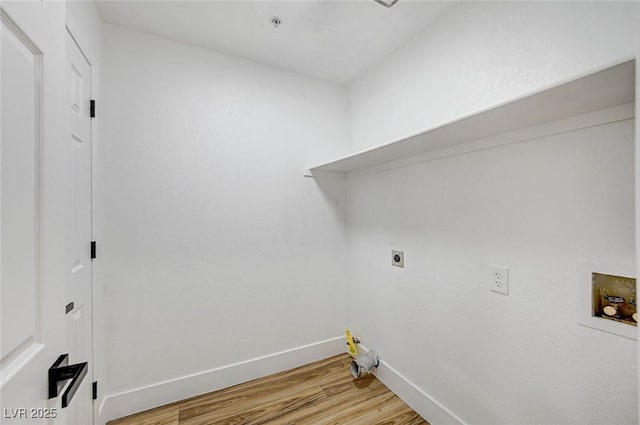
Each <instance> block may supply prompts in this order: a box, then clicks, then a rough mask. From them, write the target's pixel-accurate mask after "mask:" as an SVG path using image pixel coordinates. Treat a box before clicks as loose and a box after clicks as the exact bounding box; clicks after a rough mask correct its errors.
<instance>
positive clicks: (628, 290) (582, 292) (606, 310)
mask: <svg viewBox="0 0 640 425" xmlns="http://www.w3.org/2000/svg"><path fill="white" fill-rule="evenodd" d="M636 303H637V297H636V270H635V264H634V263H633V262H632V261H629V262H620V263H613V262H595V261H591V262H587V261H582V262H580V263H579V273H578V309H579V310H578V323H579V324H580V325H583V326H587V327H589V328H593V329H598V330H601V331H604V332H608V333H611V334H616V335H620V336H623V337H626V338H630V339H638V333H637V322H636V320H637V318H638V316H637V308H636Z"/></svg>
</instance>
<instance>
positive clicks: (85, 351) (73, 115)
mask: <svg viewBox="0 0 640 425" xmlns="http://www.w3.org/2000/svg"><path fill="white" fill-rule="evenodd" d="M66 43H67V61H68V67H67V73H68V74H67V84H68V85H67V88H68V98H67V99H68V100H67V114H68V117H69V118H68V122H69V137H68V146H69V148H68V149H69V154H70V159H71V217H72V220H71V223H72V225H71V255H72V257H71V264H70V279H69V286H68V288H67V303H70V302H73V305H74V308H73V310H71V311H70V312H69V314H67V316H66V321H67V324H66V329H67V341H68V344H69V357H70V360H71V362H72V363H80V362H89V373H88V374H87V377H86V379H85V381H84V382H83V383H82V385H81V386H80V388H79V389H78V391H77V393H76V398H77V400H76V401H77V402H76V403H75V404H73V405H72V406H70V407H71V408H72V409H71V410H70V411H69V412H68V414H69V415H70V417H69V419H68V421H69V422H68V423H69V424H72V423H74V424H87V425H89V424H91V423H93V421H92V415H93V406H92V386H91V382H92V381H93V379H92V376H93V373H92V372H93V368H92V360H93V359H92V343H93V341H92V335H91V330H92V284H91V278H92V276H91V274H92V273H91V271H92V267H91V118H90V111H89V108H90V101H91V66H90V65H89V63H88V62H87V60H86V59H85V57H84V56H83V54H82V52H81V51H80V48H79V47H78V45H77V44H76V43H75V41H74V40H73V38H72V37H71V35H70V34H68V33H67V42H66Z"/></svg>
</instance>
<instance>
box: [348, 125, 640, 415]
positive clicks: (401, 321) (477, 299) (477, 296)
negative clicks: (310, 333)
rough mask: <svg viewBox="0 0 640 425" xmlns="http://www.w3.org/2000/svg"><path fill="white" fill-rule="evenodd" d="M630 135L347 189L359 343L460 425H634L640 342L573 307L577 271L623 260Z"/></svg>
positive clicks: (630, 226)
mask: <svg viewBox="0 0 640 425" xmlns="http://www.w3.org/2000/svg"><path fill="white" fill-rule="evenodd" d="M633 126H634V123H633V120H627V121H624V122H620V123H614V124H608V125H604V126H599V127H595V128H591V129H586V130H579V131H574V132H571V133H566V134H562V135H557V136H550V137H546V138H543V139H540V140H535V141H530V142H525V143H520V144H515V145H509V146H506V147H501V148H496V149H490V150H486V151H479V152H474V153H468V154H464V155H459V156H455V157H451V158H446V159H440V160H435V161H432V162H427V163H423V164H419V165H416V166H410V167H405V168H400V169H395V170H390V171H385V172H381V173H377V174H371V175H365V176H360V177H355V178H353V179H349V180H348V192H347V193H348V195H347V196H348V200H349V202H348V224H347V228H348V235H349V236H348V241H349V255H350V275H351V281H350V284H351V286H350V293H351V294H352V295H351V296H356V294H359V295H358V298H359V299H360V300H362V302H361V303H358V304H355V305H352V307H353V310H352V311H351V314H350V317H349V324H350V326H351V327H352V329H353V331H354V333H355V334H356V335H358V336H359V337H360V338H361V339H362V340H363V341H364V342H365V343H366V344H367V346H368V347H369V348H372V349H375V350H377V351H378V352H379V353H380V355H381V356H382V358H383V360H385V362H386V363H387V364H389V365H391V366H392V367H394V368H395V369H396V370H397V371H398V372H399V373H400V374H401V375H403V376H404V377H405V378H407V379H408V380H409V381H411V382H413V383H414V384H416V385H417V386H418V387H419V388H421V389H422V390H423V391H424V392H426V393H427V394H429V395H430V396H431V397H432V398H433V399H434V400H436V401H437V402H439V403H441V404H442V405H443V406H445V407H446V408H448V409H449V410H450V411H452V412H453V413H454V414H455V415H457V416H458V417H459V418H461V419H462V420H463V421H464V422H466V423H469V424H514V423H518V424H541V423H548V424H579V423H609V424H613V423H617V424H635V423H637V413H638V412H637V408H636V403H637V391H638V389H637V385H638V380H637V352H636V346H637V344H636V341H633V340H629V339H625V338H623V337H620V336H614V335H610V334H607V333H604V332H600V331H596V330H593V329H589V328H585V327H582V326H579V325H578V324H577V309H578V306H577V302H576V300H577V297H578V295H577V294H578V292H577V281H576V279H577V269H578V261H579V260H596V261H605V260H615V261H627V262H630V263H631V264H633V261H634V255H635V251H634V205H633V204H634V186H633V175H634V174H633V166H634V160H633V158H634V154H633V153H634V151H633V131H634V130H633ZM392 248H394V249H401V250H404V251H405V263H406V267H405V268H404V269H398V268H393V267H391V265H390V251H391V249H392ZM491 264H498V265H505V266H508V267H509V268H510V272H509V273H510V274H509V279H510V295H509V296H503V295H499V294H495V293H492V292H490V291H489V286H488V280H489V265H491ZM586 284H587V285H588V284H589V283H588V282H586ZM365 294H366V295H365ZM427 419H429V418H427Z"/></svg>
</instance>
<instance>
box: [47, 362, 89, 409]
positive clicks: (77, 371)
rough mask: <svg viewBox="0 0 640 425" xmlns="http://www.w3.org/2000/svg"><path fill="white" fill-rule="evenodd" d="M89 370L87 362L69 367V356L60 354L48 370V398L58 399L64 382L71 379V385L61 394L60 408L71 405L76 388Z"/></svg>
mask: <svg viewBox="0 0 640 425" xmlns="http://www.w3.org/2000/svg"><path fill="white" fill-rule="evenodd" d="M88 369H89V364H88V363H87V362H84V363H78V364H72V365H69V355H68V354H62V355H61V356H60V357H58V359H57V360H56V361H55V363H53V365H51V367H50V368H49V398H55V397H58V395H59V394H60V390H62V388H63V387H64V384H65V381H68V380H69V379H71V385H69V387H68V388H67V390H66V391H65V392H64V394H62V408H63V409H64V408H65V407H67V406H68V405H69V403H71V399H72V398H73V396H74V395H75V393H76V391H77V390H78V387H80V384H81V383H82V379H84V377H85V375H86V374H87V370H88Z"/></svg>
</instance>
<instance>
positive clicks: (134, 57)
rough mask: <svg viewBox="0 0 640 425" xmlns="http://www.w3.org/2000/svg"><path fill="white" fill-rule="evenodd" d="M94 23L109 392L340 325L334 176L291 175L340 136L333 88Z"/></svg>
mask: <svg viewBox="0 0 640 425" xmlns="http://www.w3.org/2000/svg"><path fill="white" fill-rule="evenodd" d="M104 34H105V37H104V63H105V67H104V71H105V72H104V74H103V75H104V85H105V96H104V102H103V106H102V111H101V112H102V113H103V114H104V123H105V127H104V129H105V131H104V137H103V140H104V146H103V148H104V149H103V152H102V155H103V156H102V158H101V160H102V161H103V165H104V173H105V176H104V181H105V191H104V193H105V197H104V212H105V213H104V217H105V220H104V241H103V244H102V254H103V255H104V258H105V261H106V262H107V263H108V266H109V267H108V270H107V271H106V275H105V283H104V285H105V289H104V291H105V292H104V300H103V302H104V311H106V312H107V314H108V317H107V321H108V329H107V331H106V332H107V334H106V341H105V342H106V358H107V360H108V364H107V370H108V371H109V377H108V383H107V385H108V387H107V388H108V390H107V391H108V392H109V393H110V394H113V393H118V392H122V391H127V390H132V389H136V388H138V387H141V386H144V385H150V384H154V383H157V382H158V381H162V380H166V379H173V378H178V377H182V376H185V375H188V374H192V373H197V372H201V371H205V370H209V369H213V368H217V367H221V366H225V365H229V364H232V363H235V362H239V361H243V360H248V359H253V358H255V357H258V356H263V355H268V354H271V353H275V352H278V351H281V350H285V349H289V348H294V347H298V346H301V345H304V344H309V343H314V342H317V341H321V340H325V339H328V338H332V337H337V336H340V334H341V333H342V331H343V327H344V323H345V312H344V297H343V296H342V294H343V293H344V291H345V276H346V270H345V264H346V262H345V229H344V214H343V208H344V199H343V196H344V187H343V186H342V185H341V184H340V183H339V182H336V181H327V182H324V183H320V184H316V182H314V181H313V180H310V179H304V178H303V177H302V175H301V173H302V169H303V167H304V165H305V164H306V163H308V161H310V160H315V159H317V158H326V157H330V156H332V155H334V154H335V152H337V151H340V150H342V149H343V148H344V144H345V140H344V136H345V135H346V133H347V131H346V121H345V117H346V95H345V93H344V89H343V88H342V87H341V86H337V85H332V84H328V83H325V82H321V81H319V80H315V79H311V78H306V77H301V76H298V75H297V74H293V73H289V72H285V71H282V70H278V69H275V68H272V67H268V66H263V65H258V64H255V63H251V62H248V61H245V60H241V59H237V58H233V57H230V56H226V55H223V54H217V53H214V52H210V51H205V50H202V49H199V48H194V47H190V46H187V45H183V44H179V43H176V42H172V41H168V40H164V39H160V38H156V37H151V36H146V35H142V34H140V33H136V32H132V31H129V30H125V29H122V28H119V27H115V26H111V25H105V27H104ZM340 345H341V344H340ZM216 385H217V383H216V382H211V387H215V386H216ZM129 407H130V408H131V406H129Z"/></svg>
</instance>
